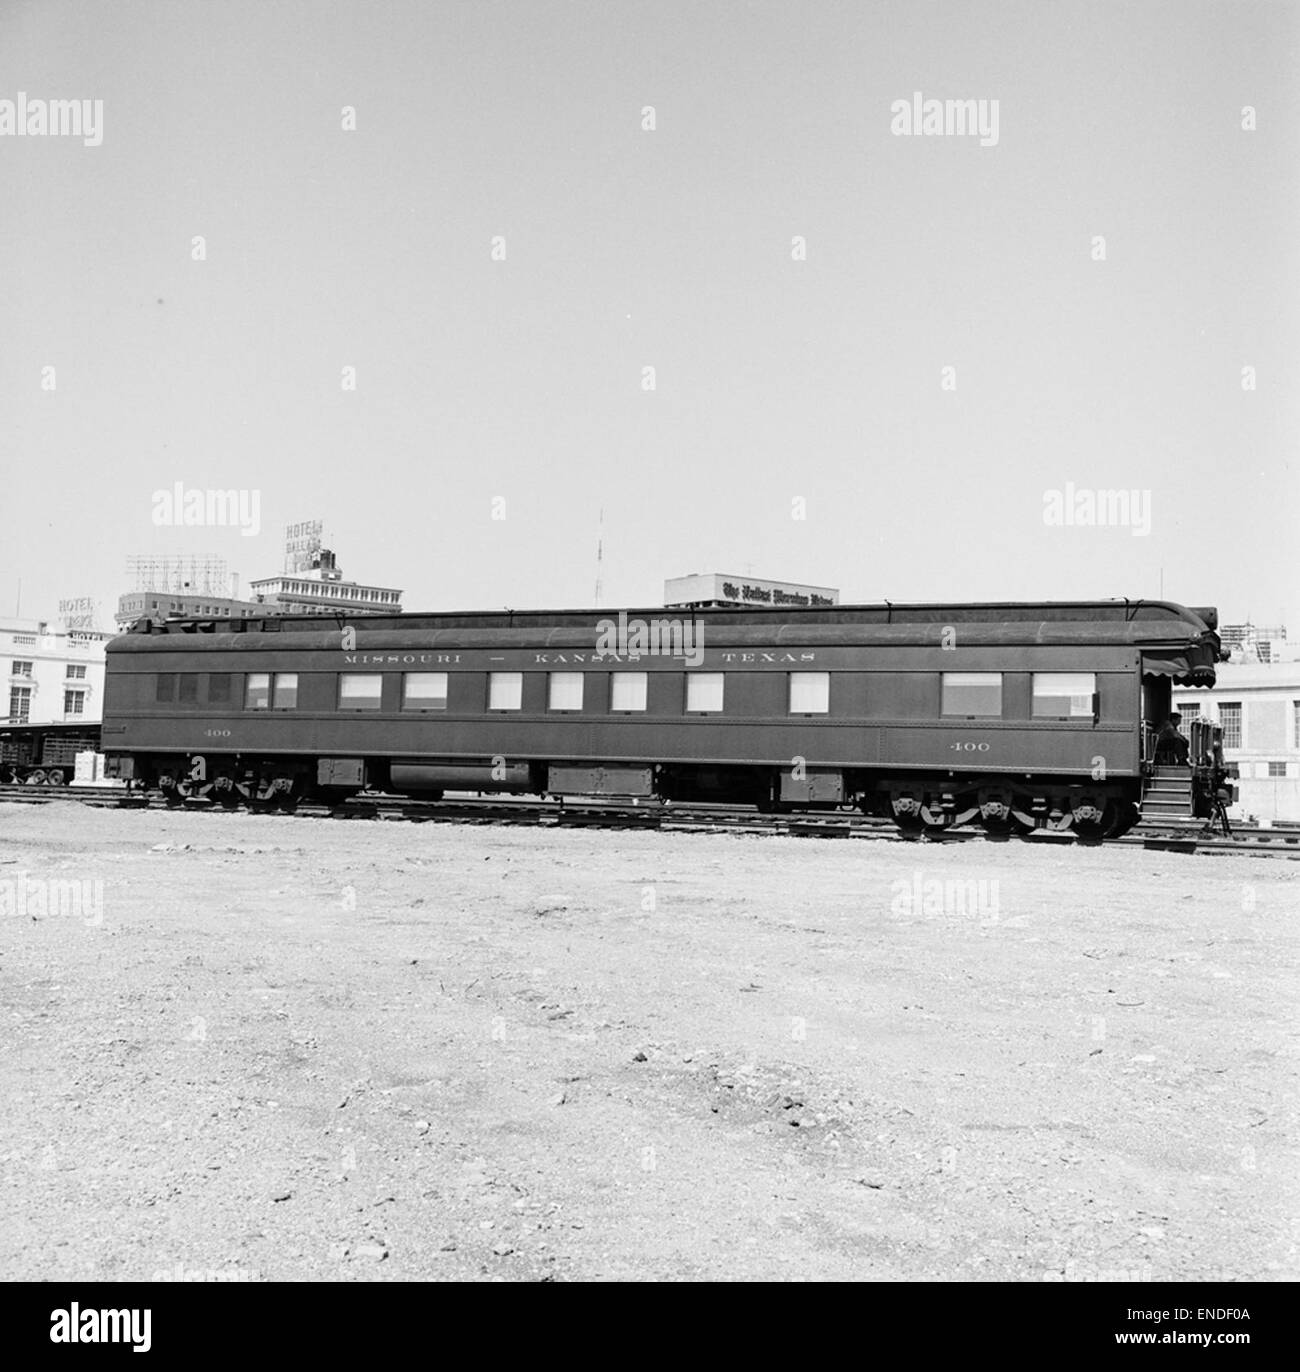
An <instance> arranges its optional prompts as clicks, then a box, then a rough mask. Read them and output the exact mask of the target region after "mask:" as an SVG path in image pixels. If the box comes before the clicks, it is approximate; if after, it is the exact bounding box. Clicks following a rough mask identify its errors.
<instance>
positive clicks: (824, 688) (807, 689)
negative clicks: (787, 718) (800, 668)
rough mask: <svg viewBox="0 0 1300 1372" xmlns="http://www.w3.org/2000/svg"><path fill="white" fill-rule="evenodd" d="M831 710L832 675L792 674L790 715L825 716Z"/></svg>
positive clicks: (824, 673) (816, 673) (823, 673)
mask: <svg viewBox="0 0 1300 1372" xmlns="http://www.w3.org/2000/svg"><path fill="white" fill-rule="evenodd" d="M830 708H831V674H830V673H829V672H791V673H790V713H791V714H792V715H824V714H827V713H828V712H829V711H830Z"/></svg>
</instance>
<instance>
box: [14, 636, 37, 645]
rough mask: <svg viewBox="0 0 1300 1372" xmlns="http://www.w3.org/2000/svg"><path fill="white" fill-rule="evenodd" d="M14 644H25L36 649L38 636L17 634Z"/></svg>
mask: <svg viewBox="0 0 1300 1372" xmlns="http://www.w3.org/2000/svg"><path fill="white" fill-rule="evenodd" d="M14 642H15V643H25V644H28V645H29V646H31V647H35V646H36V635H35V634H15V635H14Z"/></svg>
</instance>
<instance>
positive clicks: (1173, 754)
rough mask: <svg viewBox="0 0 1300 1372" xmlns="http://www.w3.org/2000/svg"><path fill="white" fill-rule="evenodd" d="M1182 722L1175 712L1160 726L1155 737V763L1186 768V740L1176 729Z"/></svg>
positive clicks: (1180, 716)
mask: <svg viewBox="0 0 1300 1372" xmlns="http://www.w3.org/2000/svg"><path fill="white" fill-rule="evenodd" d="M1182 720H1183V717H1182V715H1180V714H1179V713H1178V712H1177V711H1175V712H1174V713H1173V714H1171V715H1170V716H1169V718H1168V719H1167V720H1165V722H1164V723H1163V724H1162V725H1161V726H1160V732H1159V733H1158V734H1157V735H1156V761H1157V762H1166V763H1173V764H1174V765H1175V766H1178V767H1186V766H1187V740H1186V739H1185V738H1184V737H1183V736H1182V734H1181V732H1180V731H1179V728H1178V726H1179V725H1180V724H1181V723H1182Z"/></svg>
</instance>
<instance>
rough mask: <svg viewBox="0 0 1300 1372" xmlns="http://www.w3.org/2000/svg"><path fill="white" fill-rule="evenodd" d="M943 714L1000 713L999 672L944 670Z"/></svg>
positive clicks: (990, 716)
mask: <svg viewBox="0 0 1300 1372" xmlns="http://www.w3.org/2000/svg"><path fill="white" fill-rule="evenodd" d="M940 711H941V713H942V714H945V715H960V716H962V717H963V718H970V717H972V716H976V717H982V718H986V719H987V718H993V719H996V718H998V717H1000V716H1001V714H1002V673H1001V672H944V674H943V704H942V705H941V706H940Z"/></svg>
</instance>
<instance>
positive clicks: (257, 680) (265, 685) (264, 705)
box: [244, 672, 271, 710]
mask: <svg viewBox="0 0 1300 1372" xmlns="http://www.w3.org/2000/svg"><path fill="white" fill-rule="evenodd" d="M270 708H271V678H270V676H269V675H268V674H267V673H266V672H249V674H248V681H247V683H246V685H245V687H244V709H246V710H269V709H270Z"/></svg>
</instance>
